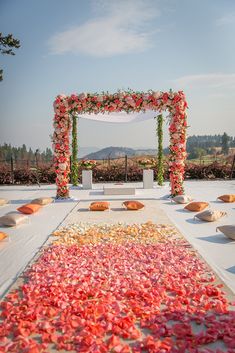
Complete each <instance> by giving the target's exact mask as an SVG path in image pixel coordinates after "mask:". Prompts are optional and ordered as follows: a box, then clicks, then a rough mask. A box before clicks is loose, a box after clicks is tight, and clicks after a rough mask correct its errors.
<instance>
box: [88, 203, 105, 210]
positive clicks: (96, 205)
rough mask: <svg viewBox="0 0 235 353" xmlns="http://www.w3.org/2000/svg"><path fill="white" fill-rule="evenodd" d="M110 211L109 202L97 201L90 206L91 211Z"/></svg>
mask: <svg viewBox="0 0 235 353" xmlns="http://www.w3.org/2000/svg"><path fill="white" fill-rule="evenodd" d="M108 209H109V202H107V201H96V202H92V203H91V204H90V211H105V210H108Z"/></svg>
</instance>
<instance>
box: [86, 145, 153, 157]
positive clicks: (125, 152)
mask: <svg viewBox="0 0 235 353" xmlns="http://www.w3.org/2000/svg"><path fill="white" fill-rule="evenodd" d="M156 153H157V152H156V150H154V149H139V150H138V149H133V148H127V147H106V148H103V149H101V150H99V151H97V152H94V153H89V154H87V155H86V156H85V157H84V158H85V159H96V160H99V159H109V158H110V159H115V158H120V157H124V156H128V157H131V156H143V155H153V156H155V155H156Z"/></svg>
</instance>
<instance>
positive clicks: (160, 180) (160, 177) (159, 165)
mask: <svg viewBox="0 0 235 353" xmlns="http://www.w3.org/2000/svg"><path fill="white" fill-rule="evenodd" d="M162 126H163V116H162V114H159V115H158V116H157V137H158V153H157V183H158V185H160V186H162V185H163V181H164V176H163V174H164V167H163V128H162Z"/></svg>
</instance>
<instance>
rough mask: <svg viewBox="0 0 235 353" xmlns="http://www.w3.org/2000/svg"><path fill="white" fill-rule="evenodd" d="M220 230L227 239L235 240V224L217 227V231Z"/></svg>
mask: <svg viewBox="0 0 235 353" xmlns="http://www.w3.org/2000/svg"><path fill="white" fill-rule="evenodd" d="M218 230H219V231H220V232H221V233H223V234H224V235H225V236H226V237H228V238H230V239H233V240H235V224H229V225H226V226H220V227H217V228H216V231H217V232H218Z"/></svg>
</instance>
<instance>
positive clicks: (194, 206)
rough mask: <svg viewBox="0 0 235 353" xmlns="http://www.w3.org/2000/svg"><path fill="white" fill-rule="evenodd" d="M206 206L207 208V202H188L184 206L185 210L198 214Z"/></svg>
mask: <svg viewBox="0 0 235 353" xmlns="http://www.w3.org/2000/svg"><path fill="white" fill-rule="evenodd" d="M207 206H209V203H208V202H190V203H189V204H188V205H187V206H185V209H186V210H189V211H192V212H200V211H203V210H204V209H205V208H206V207H207Z"/></svg>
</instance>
